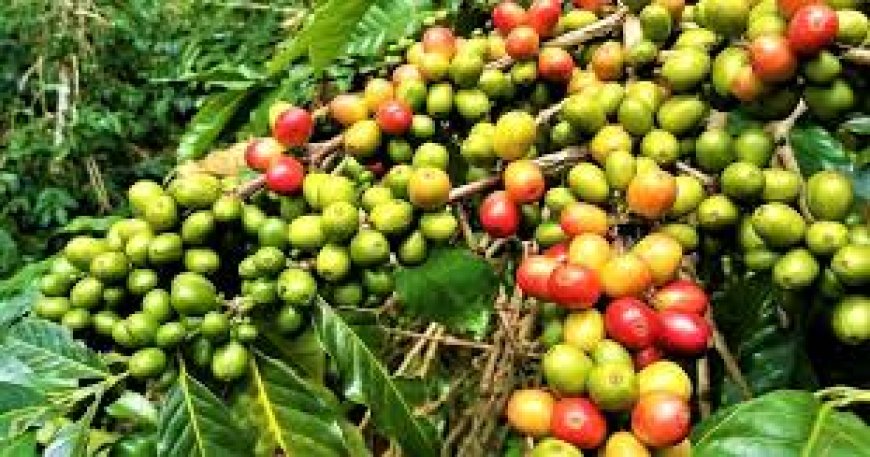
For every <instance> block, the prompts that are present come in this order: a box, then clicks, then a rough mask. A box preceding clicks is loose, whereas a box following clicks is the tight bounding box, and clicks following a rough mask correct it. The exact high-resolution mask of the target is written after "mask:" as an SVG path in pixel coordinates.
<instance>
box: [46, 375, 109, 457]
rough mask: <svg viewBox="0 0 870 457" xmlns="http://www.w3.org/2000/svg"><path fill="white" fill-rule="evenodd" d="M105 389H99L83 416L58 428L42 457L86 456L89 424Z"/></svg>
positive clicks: (92, 420) (95, 413)
mask: <svg viewBox="0 0 870 457" xmlns="http://www.w3.org/2000/svg"><path fill="white" fill-rule="evenodd" d="M104 393H105V390H101V391H100V392H99V393H98V394H97V396H96V398H95V399H94V401H93V403H91V406H89V407H88V410H87V412H85V414H84V416H82V418H81V419H79V420H78V422H75V423H73V424H68V425H66V426H64V427H63V428H61V429H60V431H59V432H58V433H57V435H55V437H54V439H53V440H52V442H51V443H50V444H49V445H48V446H46V448H45V453H44V456H43V457H86V456H87V455H88V445H89V442H90V437H91V424H92V423H93V422H94V417H95V416H96V415H97V410H99V408H100V403H101V401H102V398H103V394H104Z"/></svg>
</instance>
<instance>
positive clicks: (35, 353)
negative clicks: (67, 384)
mask: <svg viewBox="0 0 870 457" xmlns="http://www.w3.org/2000/svg"><path fill="white" fill-rule="evenodd" d="M0 350H4V351H9V352H10V353H12V354H14V355H15V358H17V359H18V360H19V361H21V362H22V363H24V364H25V365H27V366H28V367H29V368H30V369H31V370H33V373H34V374H35V375H37V376H46V377H52V378H61V379H64V378H68V379H100V378H105V377H107V376H109V375H110V374H111V373H110V372H109V370H108V368H107V367H106V365H105V364H104V363H103V361H102V360H101V359H100V357H99V355H97V353H96V352H94V351H92V350H91V349H89V348H88V347H87V346H85V345H84V344H82V343H81V342H79V341H75V340H73V337H72V334H71V333H70V331H69V330H68V329H66V328H64V327H61V326H60V325H57V324H54V323H51V322H48V321H43V320H39V319H33V318H28V319H24V320H22V321H21V322H19V323H18V324H16V325H15V326H13V327H12V328H10V329H9V331H8V332H7V333H6V336H5V339H4V341H3V345H2V347H0Z"/></svg>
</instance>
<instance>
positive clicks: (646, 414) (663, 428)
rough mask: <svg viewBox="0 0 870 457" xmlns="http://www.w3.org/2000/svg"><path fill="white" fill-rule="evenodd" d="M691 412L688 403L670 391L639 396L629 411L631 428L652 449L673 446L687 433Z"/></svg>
mask: <svg viewBox="0 0 870 457" xmlns="http://www.w3.org/2000/svg"><path fill="white" fill-rule="evenodd" d="M691 420H692V412H691V410H690V409H689V404H688V403H687V402H686V401H685V400H683V399H682V398H680V397H678V396H677V395H674V394H673V393H670V392H664V391H656V392H651V393H648V394H645V395H642V396H641V397H640V398H639V399H638V400H637V403H636V404H635V405H634V409H633V410H632V411H631V431H632V433H634V435H635V436H636V437H637V439H639V440H640V441H641V442H642V443H643V444H645V445H647V446H649V447H652V448H663V447H668V446H673V445H675V444H677V443H679V442H680V441H683V440H684V439H685V438H686V436H687V435H688V434H689V428H690V426H691Z"/></svg>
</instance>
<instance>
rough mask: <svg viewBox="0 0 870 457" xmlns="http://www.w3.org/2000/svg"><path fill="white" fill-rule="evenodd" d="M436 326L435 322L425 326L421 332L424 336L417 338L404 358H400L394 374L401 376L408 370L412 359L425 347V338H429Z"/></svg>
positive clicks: (437, 325)
mask: <svg viewBox="0 0 870 457" xmlns="http://www.w3.org/2000/svg"><path fill="white" fill-rule="evenodd" d="M438 327H439V324H438V323H436V322H432V323H430V324H429V326H428V327H426V331H425V332H423V335H425V337H424V338H420V339H418V340H417V342H416V343H415V344H414V346H412V347H411V350H410V351H408V352H407V353H406V354H405V358H404V359H403V360H402V363H401V364H400V365H399V368H397V369H396V371H395V373H394V374H395V375H396V376H402V375H404V374H405V372H407V371H408V368H409V367H410V366H411V364H412V363H413V362H414V359H416V358H417V356H418V355H420V352H422V351H423V348H425V347H426V343H427V342H428V340H427V338H431V337H432V335H433V334H434V333H435V332H436V330H437V329H438Z"/></svg>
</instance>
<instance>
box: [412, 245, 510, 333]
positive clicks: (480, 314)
mask: <svg viewBox="0 0 870 457" xmlns="http://www.w3.org/2000/svg"><path fill="white" fill-rule="evenodd" d="M498 286H499V281H498V276H497V275H496V273H495V271H494V269H493V267H492V265H490V264H489V263H488V262H487V261H485V260H483V259H481V258H479V257H476V256H475V255H474V254H472V253H470V252H469V251H468V250H466V249H460V248H452V249H443V250H438V251H435V252H433V253H432V254H431V255H430V257H429V258H428V259H427V260H426V262H425V263H424V264H423V265H421V266H419V267H416V268H407V269H403V270H401V271H399V272H398V273H397V274H396V294H397V295H398V297H399V299H400V300H401V301H402V304H403V309H404V310H405V311H406V312H407V314H408V315H409V316H412V317H417V318H421V319H424V320H426V321H435V322H440V323H442V324H444V325H446V326H447V328H449V329H450V330H451V331H453V332H458V333H463V332H470V333H472V334H474V335H475V336H477V337H482V336H483V335H485V334H486V331H487V329H488V325H489V320H490V318H491V317H492V308H493V303H494V302H495V297H496V294H497V293H498Z"/></svg>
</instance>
